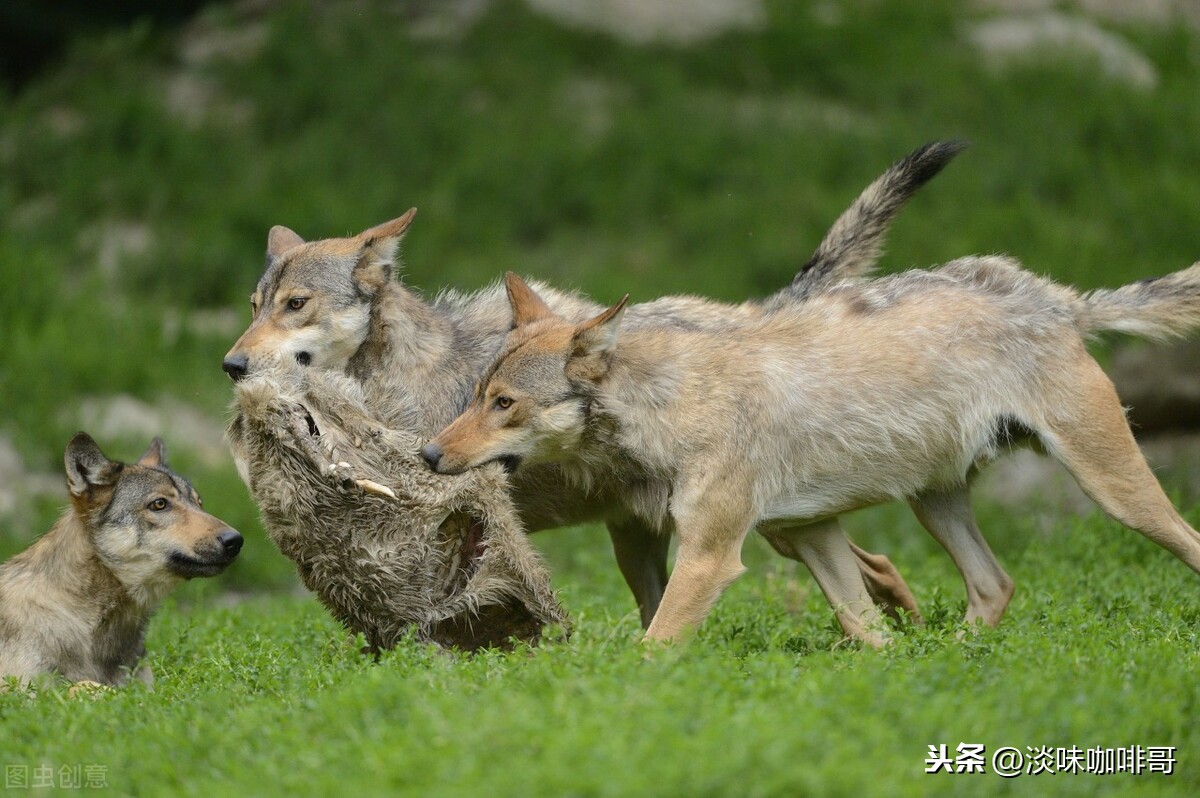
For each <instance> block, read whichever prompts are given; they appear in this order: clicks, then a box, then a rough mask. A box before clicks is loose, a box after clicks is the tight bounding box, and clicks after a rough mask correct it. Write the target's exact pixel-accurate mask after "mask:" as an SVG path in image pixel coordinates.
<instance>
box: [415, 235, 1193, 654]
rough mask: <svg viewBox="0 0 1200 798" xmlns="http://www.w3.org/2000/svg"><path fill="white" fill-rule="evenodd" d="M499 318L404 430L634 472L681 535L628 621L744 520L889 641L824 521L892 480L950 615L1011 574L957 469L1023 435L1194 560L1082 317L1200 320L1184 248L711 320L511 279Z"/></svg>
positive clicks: (1147, 328) (1130, 322)
mask: <svg viewBox="0 0 1200 798" xmlns="http://www.w3.org/2000/svg"><path fill="white" fill-rule="evenodd" d="M507 285H508V291H509V297H510V299H511V302H512V307H513V319H514V325H515V328H514V330H513V332H512V333H511V335H510V336H509V338H508V340H507V341H506V342H505V344H504V348H503V349H502V351H501V353H500V355H499V357H498V359H497V361H496V362H495V363H494V364H493V366H492V367H491V368H490V369H489V370H488V371H487V372H486V373H485V374H484V377H483V379H482V380H481V382H480V384H479V386H478V388H477V389H476V394H475V398H474V401H472V403H471V404H470V406H469V407H468V409H467V410H466V411H465V412H464V413H463V414H462V415H461V416H460V417H459V418H458V419H457V420H456V421H455V422H454V423H453V424H451V425H450V426H449V427H448V428H447V429H445V430H443V431H442V432H441V433H440V434H439V435H438V436H437V437H435V438H434V439H433V440H432V441H431V442H430V443H429V444H427V445H426V447H425V448H424V450H423V454H424V456H425V458H426V460H427V462H429V464H430V465H431V466H432V467H433V468H434V469H435V470H437V471H439V472H441V473H449V474H453V473H458V472H461V471H463V470H465V469H467V468H471V467H474V466H478V465H481V464H483V463H487V462H491V461H494V460H502V461H506V462H509V463H511V464H513V465H516V464H520V463H524V462H541V461H546V460H556V461H560V462H562V463H563V465H564V467H565V469H566V470H567V472H568V473H570V474H574V475H575V478H576V480H577V481H579V482H581V483H585V484H587V483H591V482H598V481H603V480H611V479H621V478H622V477H623V475H637V478H636V480H630V481H629V482H627V483H626V484H625V485H624V491H623V492H622V495H624V496H625V497H626V501H627V502H628V505H629V508H630V510H631V511H632V512H635V513H636V514H638V515H639V516H640V517H642V518H644V519H646V520H647V521H648V522H650V523H653V524H655V525H657V526H660V527H663V528H674V529H675V530H676V532H677V534H678V536H679V550H678V554H677V557H676V562H675V569H674V572H673V573H672V575H671V579H670V582H669V583H668V585H667V589H666V593H665V594H664V596H663V599H662V603H661V604H660V606H659V609H658V612H657V613H656V614H655V616H654V619H653V621H652V622H651V624H650V627H649V629H648V631H647V633H646V636H647V638H651V639H659V640H667V639H672V638H677V637H679V636H680V635H681V634H683V633H684V632H686V631H687V630H689V629H691V628H694V627H695V626H697V625H698V624H699V623H700V622H701V621H702V620H703V619H704V618H705V616H706V615H707V614H708V612H709V610H710V608H711V607H712V605H713V604H714V602H715V601H716V600H717V598H718V597H719V596H720V594H721V592H722V591H723V590H724V589H725V588H726V587H727V586H728V585H729V584H730V583H731V582H732V581H733V580H734V579H736V578H737V577H738V576H739V575H740V574H741V573H742V572H743V571H744V570H745V569H744V567H743V566H742V562H741V549H742V543H743V541H744V540H745V537H746V534H747V533H748V532H749V531H750V530H751V529H754V528H756V527H757V528H758V529H759V531H761V532H762V534H763V535H764V536H765V537H766V538H767V540H768V541H770V543H771V545H772V546H773V547H774V548H775V549H776V551H778V552H779V553H781V554H783V555H785V556H787V557H792V558H798V557H803V559H804V561H805V563H806V564H808V566H809V567H810V569H812V571H813V575H814V577H815V578H816V580H817V582H818V584H819V585H820V586H821V589H822V591H824V593H825V596H826V597H827V598H828V600H829V602H830V604H831V605H832V606H833V608H834V611H835V612H836V614H837V617H838V620H839V622H840V623H841V625H842V628H843V629H844V630H845V632H846V633H847V634H848V635H851V636H854V637H858V638H860V639H862V640H864V641H866V642H868V643H870V644H872V645H881V644H882V643H883V642H884V638H883V635H882V633H881V626H882V625H881V623H880V617H879V613H878V612H877V610H876V608H875V606H874V604H872V602H871V600H870V597H869V596H868V595H867V594H866V592H865V591H864V590H863V582H862V579H861V578H860V577H859V574H858V571H857V568H856V567H855V562H854V557H853V555H852V554H851V552H850V550H849V548H848V546H847V545H846V540H845V537H844V536H843V535H842V534H841V533H840V531H839V530H838V528H837V526H836V519H837V517H838V516H839V515H840V514H842V513H845V512H849V511H851V510H855V509H858V508H860V507H865V506H868V505H872V504H877V503H880V502H884V501H889V500H892V499H904V500H906V501H908V503H909V504H910V505H911V506H912V508H913V510H914V512H915V513H916V515H917V518H918V519H919V520H920V521H921V523H922V525H924V527H925V528H926V529H927V530H928V531H929V533H930V534H931V535H933V537H934V538H936V539H937V540H938V542H940V543H941V544H942V545H943V546H944V547H945V548H946V550H947V551H948V552H949V554H950V556H951V557H952V558H953V560H954V563H955V565H956V566H957V567H958V569H959V571H960V572H961V574H962V577H963V580H964V582H965V583H966V588H967V615H966V620H967V622H968V623H972V622H976V621H982V622H984V623H986V624H989V625H994V624H996V623H998V622H999V620H1000V617H1001V615H1002V614H1003V613H1004V610H1005V608H1006V607H1007V605H1008V602H1009V600H1010V598H1011V597H1012V594H1013V583H1012V580H1011V579H1010V578H1009V576H1008V574H1006V573H1005V572H1004V570H1003V569H1002V568H1001V567H1000V564H999V563H998V562H997V561H996V558H995V556H994V555H993V554H992V551H991V549H990V548H989V547H988V545H987V543H986V542H985V541H984V539H983V536H982V535H981V534H980V532H979V529H978V527H977V526H976V524H975V520H974V517H973V515H972V512H971V508H970V504H969V501H968V493H969V487H970V483H971V479H972V477H973V476H974V474H975V473H976V471H977V470H978V469H979V468H980V467H981V466H983V465H985V464H986V463H988V462H989V461H991V460H993V459H995V458H996V457H997V456H999V455H1000V454H1001V452H1002V450H1003V449H1005V448H1007V447H1008V446H1010V445H1011V444H1013V443H1014V442H1018V441H1021V440H1025V441H1028V442H1031V443H1034V444H1035V445H1037V446H1040V447H1042V448H1043V449H1044V450H1045V451H1047V452H1049V453H1050V454H1051V455H1052V456H1054V457H1055V458H1056V459H1058V460H1059V461H1060V462H1062V463H1063V465H1065V466H1066V467H1067V469H1068V470H1069V471H1070V472H1071V474H1072V475H1073V476H1074V477H1075V479H1076V480H1077V481H1078V482H1079V484H1080V486H1081V487H1082V488H1083V489H1084V491H1085V492H1086V493H1087V494H1088V495H1089V496H1090V497H1091V498H1092V499H1093V500H1095V501H1096V503H1097V504H1099V505H1100V507H1101V508H1102V509H1103V510H1104V511H1105V512H1106V513H1108V514H1109V515H1110V516H1112V517H1113V518H1114V519H1116V520H1118V521H1120V522H1121V523H1123V524H1125V525H1126V526H1129V527H1131V528H1133V529H1135V530H1137V531H1138V532H1140V533H1142V534H1143V535H1145V536H1146V537H1148V538H1149V539H1150V540H1153V541H1154V542H1155V543H1158V544H1159V545H1161V546H1163V547H1164V548H1166V549H1167V550H1168V551H1170V552H1171V553H1173V554H1174V555H1175V556H1177V557H1178V558H1179V559H1181V560H1183V562H1184V563H1186V564H1187V565H1188V566H1189V567H1190V568H1192V570H1194V571H1197V572H1200V534H1198V533H1197V532H1196V531H1195V530H1194V529H1192V528H1191V527H1190V526H1189V525H1188V524H1187V523H1186V522H1185V521H1184V520H1183V519H1182V518H1181V517H1180V515H1179V513H1178V512H1176V510H1175V508H1174V507H1172V506H1171V503H1170V501H1169V500H1168V499H1167V497H1166V496H1165V495H1164V494H1163V491H1162V489H1161V487H1160V486H1159V484H1158V482H1157V481H1156V480H1155V478H1154V475H1153V474H1152V473H1151V471H1150V468H1149V466H1148V465H1147V464H1146V461H1145V459H1144V458H1143V457H1142V454H1141V452H1140V451H1139V449H1138V446H1137V443H1136V442H1135V441H1134V438H1133V434H1132V433H1131V432H1130V430H1129V425H1128V423H1127V422H1126V420H1125V414H1124V411H1123V409H1122V407H1121V403H1120V401H1119V400H1118V398H1117V394H1116V391H1115V390H1114V389H1113V386H1112V383H1111V382H1110V381H1109V379H1108V378H1107V376H1106V375H1105V374H1104V372H1103V371H1102V370H1101V369H1100V366H1099V364H1097V363H1096V361H1095V360H1094V359H1093V358H1092V357H1091V355H1089V354H1088V351H1087V348H1086V346H1085V339H1086V338H1087V337H1088V336H1089V335H1092V334H1094V333H1097V332H1100V331H1104V330H1114V331H1120V332H1126V333H1132V334H1136V335H1143V336H1148V337H1154V338H1164V337H1167V336H1172V335H1181V334H1183V333H1185V332H1187V331H1189V330H1192V329H1195V328H1197V327H1200V263H1197V264H1195V265H1193V266H1192V267H1191V268H1188V269H1185V270H1184V271H1181V272H1177V273H1175V274H1171V275H1168V276H1166V277H1162V278H1159V279H1156V280H1145V281H1142V282H1140V283H1135V284H1133V285H1128V286H1125V287H1123V288H1118V289H1116V290H1099V291H1092V292H1089V293H1085V294H1079V293H1077V292H1076V291H1074V290H1072V289H1070V288H1067V287H1065V286H1061V285H1058V284H1056V283H1053V282H1050V281H1049V280H1045V279H1042V278H1039V277H1037V276H1035V275H1033V274H1031V273H1029V272H1027V271H1024V270H1023V269H1021V268H1020V267H1019V265H1018V264H1017V263H1016V262H1015V261H1013V260H1010V259H1008V258H1003V257H973V258H964V259H961V260H957V261H953V262H951V263H948V264H946V265H945V266H942V267H940V268H938V269H934V270H932V271H910V272H906V273H903V274H899V275H895V276H891V277H885V278H881V279H877V280H874V281H870V282H851V283H845V284H842V285H834V286H832V287H829V288H827V290H825V291H824V292H822V293H819V294H817V295H814V296H809V297H807V298H806V299H805V300H804V301H803V302H795V301H788V299H787V298H786V297H780V299H779V301H778V302H775V303H773V304H771V305H769V306H767V307H765V308H764V310H763V312H762V314H761V315H760V316H759V317H758V318H754V319H746V318H731V322H730V324H729V325H728V327H727V328H726V329H724V330H722V331H721V332H720V333H719V334H718V333H712V332H708V331H698V330H693V329H688V328H686V327H682V326H680V325H678V324H672V323H670V322H662V321H658V322H656V321H654V320H642V321H641V322H639V323H637V324H630V325H627V326H626V327H625V328H624V329H623V328H622V316H623V314H624V309H625V300H624V299H623V300H621V301H620V302H618V303H617V304H616V305H614V306H613V307H611V308H609V309H608V310H606V311H605V312H603V313H601V314H600V315H598V316H596V317H595V318H593V319H590V320H588V321H585V322H583V323H572V322H569V321H566V320H564V319H562V318H560V317H558V316H556V315H555V314H554V312H553V311H552V310H551V309H550V308H549V307H548V306H547V305H546V303H545V302H543V301H542V300H541V298H540V297H539V296H538V295H537V294H536V293H535V292H534V291H533V290H532V289H531V288H530V287H529V286H528V285H526V284H525V283H524V282H523V281H522V280H521V279H520V278H519V277H517V276H516V275H513V274H509V275H508V277H507Z"/></svg>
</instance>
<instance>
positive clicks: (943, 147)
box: [896, 139, 971, 186]
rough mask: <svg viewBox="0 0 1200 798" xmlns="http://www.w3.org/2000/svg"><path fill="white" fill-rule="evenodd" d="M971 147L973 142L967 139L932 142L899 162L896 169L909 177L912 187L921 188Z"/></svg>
mask: <svg viewBox="0 0 1200 798" xmlns="http://www.w3.org/2000/svg"><path fill="white" fill-rule="evenodd" d="M970 146H971V142H969V141H967V140H966V139H944V140H940V141H931V142H929V143H928V144H926V145H924V146H923V147H919V148H917V149H916V150H913V151H912V152H911V153H909V154H908V155H907V156H905V157H904V158H903V159H901V160H900V161H899V162H897V164H896V168H897V169H900V170H902V171H903V172H904V173H905V174H906V175H907V176H908V179H909V181H910V183H911V184H912V185H914V186H919V185H922V184H924V183H926V182H928V181H929V180H930V179H931V178H932V177H933V176H934V175H936V174H937V173H938V172H940V171H942V169H944V168H945V167H946V164H948V163H950V161H952V160H953V159H954V156H956V155H958V154H959V153H960V152H962V151H963V150H965V149H967V148H968V147H970Z"/></svg>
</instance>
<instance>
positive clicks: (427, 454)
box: [421, 441, 442, 471]
mask: <svg viewBox="0 0 1200 798" xmlns="http://www.w3.org/2000/svg"><path fill="white" fill-rule="evenodd" d="M421 458H422V459H423V460H424V461H425V462H426V463H428V464H429V467H430V468H432V469H433V470H434V471H437V470H438V463H440V462H441V461H442V447H441V446H438V445H437V444H436V443H434V442H433V441H430V442H429V443H427V444H425V445H424V446H422V447H421Z"/></svg>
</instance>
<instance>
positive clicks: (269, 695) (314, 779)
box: [0, 513, 1200, 796]
mask: <svg viewBox="0 0 1200 798" xmlns="http://www.w3.org/2000/svg"><path fill="white" fill-rule="evenodd" d="M993 516H994V517H993ZM1003 517H1004V516H1002V515H1000V514H999V513H994V514H989V516H986V517H985V519H984V522H985V524H988V525H989V526H995V525H996V524H997V523H999V522H1000V521H1001V520H1002V519H1003ZM899 526H900V527H901V530H900V532H901V534H900V535H896V536H894V537H893V540H896V539H899V540H900V541H902V542H904V543H905V544H906V545H905V546H902V547H901V549H900V553H899V554H898V556H897V559H898V560H899V561H900V563H901V565H902V567H903V568H904V570H905V572H906V573H907V574H908V575H909V576H910V577H912V578H913V581H914V584H916V585H918V593H919V598H920V599H921V600H922V602H923V604H924V606H925V607H926V610H927V612H928V613H929V615H930V622H929V624H928V626H926V627H925V628H914V629H909V630H907V631H905V632H902V633H899V634H898V635H897V637H896V640H895V643H894V644H893V646H892V647H891V648H889V649H888V650H886V651H884V652H874V651H869V650H861V649H859V648H857V647H855V646H852V645H846V644H842V643H840V642H839V635H838V632H837V630H836V628H835V625H834V623H833V621H832V615H831V613H830V611H829V609H828V607H827V606H826V605H825V604H824V602H823V600H822V599H821V598H820V596H819V593H818V592H817V591H815V590H814V589H813V587H812V584H811V580H809V579H808V578H807V576H806V575H800V574H797V573H796V572H795V570H794V569H793V568H792V567H791V566H790V565H788V564H785V563H782V562H781V561H780V560H778V559H773V558H769V557H768V556H767V555H766V554H765V552H764V551H763V548H762V547H761V546H759V545H757V544H756V545H754V546H752V547H751V549H752V551H751V554H750V557H749V558H748V559H749V561H750V563H751V565H752V569H751V573H750V574H749V575H748V576H746V577H744V578H743V579H742V580H741V581H740V582H739V583H737V584H736V585H735V586H734V587H733V588H732V589H731V590H730V591H729V593H728V594H727V595H726V597H725V599H724V600H723V601H722V603H721V604H720V605H719V607H718V609H717V611H716V612H715V613H714V615H713V617H712V618H711V619H710V622H709V623H708V624H707V625H706V626H705V627H704V629H703V631H702V632H701V634H700V636H699V638H698V639H697V640H696V641H695V642H693V643H692V644H691V645H690V646H688V647H686V648H681V649H676V650H668V651H660V652H657V653H656V654H655V655H653V656H650V657H646V656H644V653H643V651H642V650H640V648H639V647H638V646H637V645H636V643H635V641H636V638H637V635H638V631H639V630H638V628H637V623H636V619H635V617H634V615H633V613H632V612H627V611H625V610H627V609H628V604H629V601H628V599H627V598H626V597H625V596H624V595H623V587H622V586H621V585H620V584H619V580H618V579H617V578H616V577H615V573H614V570H613V569H611V568H608V567H605V566H606V560H607V553H606V552H605V551H604V550H603V547H604V545H605V544H604V542H603V541H602V540H601V539H600V536H598V535H590V534H582V533H581V534H575V535H574V536H572V535H560V536H559V537H557V538H550V537H547V538H544V539H543V540H544V542H545V543H547V544H549V548H550V551H549V555H550V557H551V562H552V564H553V565H554V566H555V572H556V575H557V582H558V584H559V587H560V588H561V589H562V591H563V595H564V598H565V600H566V601H567V603H568V604H569V605H570V607H571V609H572V610H573V612H574V616H575V620H576V624H577V626H576V629H575V632H574V635H573V637H572V639H571V640H570V641H569V642H566V643H561V642H555V643H549V644H546V645H543V646H542V647H540V648H536V649H532V650H529V649H522V650H519V651H516V652H513V653H486V654H483V655H479V656H476V657H468V656H463V655H453V654H448V653H445V652H441V651H438V650H435V649H433V648H431V647H427V646H423V645H419V644H415V643H408V644H402V645H401V646H399V647H398V648H397V649H396V650H394V651H393V652H390V653H389V654H387V655H386V656H384V657H383V659H382V660H381V661H380V662H378V663H374V662H372V661H371V660H370V659H369V658H368V657H365V656H363V655H361V654H359V653H358V651H357V646H356V645H355V644H354V642H353V641H352V640H350V639H349V638H348V636H346V635H345V634H343V633H342V632H341V631H340V630H339V629H338V628H337V627H336V625H335V624H334V623H333V622H332V621H331V620H330V619H329V618H328V616H327V615H326V614H325V613H324V612H323V611H322V610H321V609H320V608H319V606H317V605H316V603H315V602H313V601H311V600H299V599H296V598H290V597H274V598H252V599H249V600H247V601H245V602H242V603H239V604H237V605H236V606H233V607H214V606H209V605H207V603H204V602H195V603H194V602H179V603H172V604H171V605H170V606H169V607H168V608H167V609H166V610H165V611H164V612H162V613H161V614H160V616H159V617H158V618H157V619H156V621H155V624H154V626H153V629H152V633H151V635H150V640H149V645H150V648H151V651H152V653H151V655H150V662H151V664H152V665H153V667H154V668H155V671H156V676H157V683H156V687H155V689H154V691H153V692H149V691H146V690H145V689H143V688H141V687H140V686H138V687H132V688H128V689H124V690H121V691H118V692H115V693H112V694H106V695H102V696H100V697H99V698H98V699H96V700H95V701H88V700H78V699H76V700H69V699H66V698H64V696H63V694H62V693H58V692H54V693H43V694H42V695H40V696H38V697H37V698H36V699H31V698H28V697H26V696H20V695H0V724H2V725H3V729H4V733H5V734H4V739H5V741H6V742H5V746H4V752H3V759H4V760H5V761H7V762H10V763H17V764H29V765H30V766H31V767H32V766H33V765H36V764H39V763H43V762H45V763H50V764H52V765H54V766H55V767H58V766H61V764H75V763H82V764H89V763H90V764H98V765H102V766H105V767H107V775H108V780H109V782H110V784H111V786H112V787H113V788H114V789H115V790H116V791H118V792H120V793H129V794H138V795H149V794H164V793H173V794H180V795H197V796H200V795H213V794H217V795H225V794H228V795H238V794H264V793H278V794H300V795H321V794H324V795H334V794H338V795H350V794H356V795H362V794H384V793H391V794H404V795H471V794H479V793H480V792H483V791H487V792H488V793H489V794H495V795H614V796H618V795H750V796H755V795H803V794H812V795H913V796H919V795H927V794H932V793H933V792H935V791H936V792H937V793H938V794H943V793H944V794H954V795H981V794H1005V793H1010V792H1021V793H1025V794H1050V793H1053V794H1061V795H1096V794H1111V795H1181V796H1182V795H1192V794H1195V791H1196V789H1197V788H1200V767H1198V765H1197V760H1196V755H1197V754H1196V751H1197V750H1198V746H1200V731H1198V727H1197V725H1196V723H1195V713H1196V711H1197V701H1198V699H1200V691H1197V688H1196V685H1195V679H1194V674H1195V671H1196V668H1197V666H1198V665H1200V662H1198V654H1197V647H1198V643H1200V639H1198V635H1197V630H1196V624H1197V620H1200V618H1198V609H1197V604H1196V600H1195V578H1194V575H1192V574H1191V573H1189V572H1188V571H1187V569H1186V568H1184V567H1183V566H1182V565H1180V564H1179V563H1178V562H1175V561H1174V560H1172V558H1171V557H1170V556H1169V555H1167V554H1165V553H1164V552H1161V551H1159V550H1157V549H1155V548H1154V547H1153V546H1151V545H1150V544H1149V543H1147V542H1146V541H1144V540H1141V539H1140V538H1138V537H1137V536H1136V535H1133V534H1131V533H1129V532H1127V531H1124V530H1121V529H1119V528H1118V527H1116V526H1115V525H1114V524H1112V523H1111V522H1107V521H1103V520H1100V519H1095V518H1093V519H1088V520H1082V521H1076V522H1070V521H1065V522H1063V523H1062V525H1061V526H1062V528H1061V529H1059V530H1056V532H1055V534H1054V536H1053V537H1051V538H1046V537H1043V536H1042V535H1041V534H1040V533H1036V532H1033V531H1031V530H1030V528H1029V527H1030V525H1028V524H1023V523H1022V522H1021V521H1019V520H1018V521H1017V522H1016V527H1017V529H1018V530H1019V534H1018V535H1017V536H1014V540H1013V541H1012V542H1011V543H1010V544H1008V545H1003V546H1000V547H998V548H999V549H1000V550H999V554H1000V556H1001V558H1002V559H1004V560H1005V562H1006V565H1008V566H1009V568H1010V570H1011V572H1012V574H1013V576H1014V578H1015V579H1016V581H1017V583H1018V593H1017V597H1016V599H1015V600H1014V602H1013V605H1012V607H1011V609H1010V611H1009V616H1008V617H1007V618H1006V619H1005V621H1004V623H1003V624H1002V625H1001V627H1000V628H998V629H996V630H986V631H984V632H982V633H981V634H979V635H978V636H977V637H972V638H969V639H967V640H966V641H962V642H960V641H958V640H956V639H955V637H954V633H955V631H956V630H957V619H958V618H960V617H961V613H962V610H963V602H962V600H961V598H960V595H961V591H960V588H959V586H958V583H957V578H956V577H955V576H954V575H953V574H952V573H951V569H950V567H949V565H948V564H947V562H946V558H945V557H944V555H940V554H938V553H937V552H934V551H933V544H931V543H928V542H926V541H923V540H922V539H921V537H920V533H919V531H918V530H917V529H916V528H915V523H914V522H913V521H912V520H911V519H902V520H900V523H899ZM856 531H857V532H858V533H859V534H860V535H861V534H862V533H863V531H864V530H862V529H856ZM922 588H923V589H922ZM939 743H945V744H948V745H949V747H950V750H951V751H953V750H954V748H955V746H956V745H957V744H958V743H982V744H985V745H986V746H987V748H988V751H989V752H990V751H994V750H996V749H997V748H999V747H1001V746H1014V747H1017V748H1020V749H1021V750H1022V751H1024V750H1025V747H1026V746H1034V747H1037V746H1050V747H1064V748H1068V747H1071V746H1079V747H1080V748H1083V749H1086V748H1089V747H1094V746H1102V747H1118V746H1130V745H1142V746H1162V745H1173V746H1176V748H1177V752H1176V756H1177V759H1178V763H1177V766H1176V771H1175V773H1174V775H1171V776H1164V775H1158V774H1154V775H1151V774H1142V775H1141V776H1132V775H1127V774H1125V775H1109V776H1097V775H1066V774H1059V775H1054V776H1050V775H1047V774H1039V775H1032V776H1022V777H1020V778H1018V779H1015V780H1012V781H1007V780H1004V779H1001V778H999V777H997V776H994V775H991V774H990V765H989V774H987V775H982V776H980V775H945V774H939V775H937V776H933V775H925V774H924V773H923V769H924V766H925V758H926V756H927V755H928V749H927V746H928V745H929V744H939Z"/></svg>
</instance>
